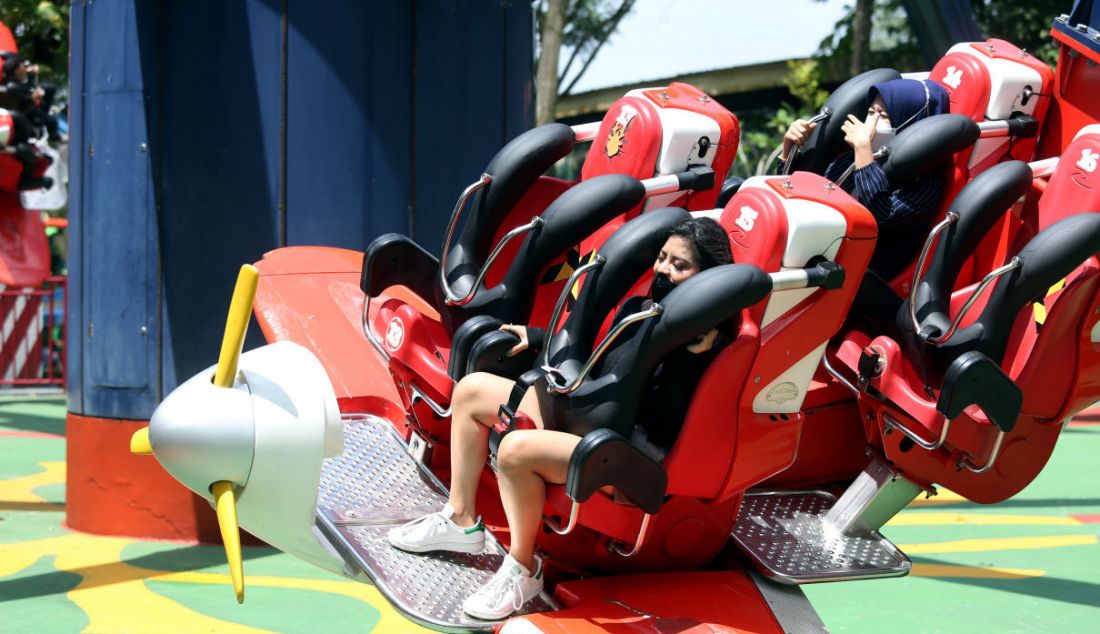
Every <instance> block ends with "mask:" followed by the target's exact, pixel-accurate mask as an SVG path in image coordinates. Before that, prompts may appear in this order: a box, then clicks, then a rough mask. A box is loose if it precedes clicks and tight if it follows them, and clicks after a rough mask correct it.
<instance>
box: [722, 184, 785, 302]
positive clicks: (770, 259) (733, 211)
mask: <svg viewBox="0 0 1100 634" xmlns="http://www.w3.org/2000/svg"><path fill="white" fill-rule="evenodd" d="M718 224H720V225H722V228H723V229H725V230H726V231H727V233H728V234H729V238H730V248H731V249H732V251H733V261H734V262H739V263H741V264H753V265H755V266H757V267H759V268H760V269H761V270H763V271H764V272H766V273H771V272H774V271H778V270H779V267H780V265H781V264H782V262H783V252H784V251H785V250H786V248H787V213H786V211H784V209H783V203H782V200H781V199H780V198H779V197H778V196H776V195H775V194H774V193H773V192H772V191H771V190H768V189H764V188H760V187H749V188H745V189H741V190H739V191H738V192H737V193H736V194H734V196H733V198H731V199H730V201H729V202H728V203H726V208H725V209H724V210H723V211H722V215H721V216H720V217H719V219H718ZM766 307H767V302H766V301H764V302H760V303H758V304H757V305H755V306H753V307H751V308H750V309H749V314H750V315H751V316H752V319H753V320H754V321H755V322H757V323H760V321H761V320H762V319H763V318H764V309H765V308H766Z"/></svg>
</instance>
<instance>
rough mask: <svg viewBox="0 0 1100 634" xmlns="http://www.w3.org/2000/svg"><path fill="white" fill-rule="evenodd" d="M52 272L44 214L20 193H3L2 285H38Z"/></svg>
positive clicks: (0, 197) (0, 204)
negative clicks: (28, 206)
mask: <svg viewBox="0 0 1100 634" xmlns="http://www.w3.org/2000/svg"><path fill="white" fill-rule="evenodd" d="M49 275H50V246H49V242H48V241H47V240H46V230H45V227H43V226H42V217H41V214H39V213H38V212H37V211H27V210H26V209H23V206H22V205H21V204H20V203H19V196H17V195H15V194H9V193H5V192H0V284H3V285H5V286H26V287H38V286H41V284H42V282H44V281H45V280H46V278H47V277H49Z"/></svg>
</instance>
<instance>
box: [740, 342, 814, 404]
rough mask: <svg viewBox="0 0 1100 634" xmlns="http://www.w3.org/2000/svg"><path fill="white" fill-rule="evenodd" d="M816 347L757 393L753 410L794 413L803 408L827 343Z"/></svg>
mask: <svg viewBox="0 0 1100 634" xmlns="http://www.w3.org/2000/svg"><path fill="white" fill-rule="evenodd" d="M826 343H827V342H824V341H823V342H822V343H821V345H820V346H818V347H817V348H814V350H813V352H811V353H810V354H808V355H806V356H805V357H803V358H802V359H800V360H799V361H798V362H797V363H795V364H794V365H792V366H791V367H790V368H788V369H787V371H786V372H784V373H783V374H781V375H779V376H778V377H776V379H775V380H774V381H772V382H771V383H769V384H768V385H767V386H765V387H764V389H762V390H760V392H759V393H758V394H757V395H756V398H755V399H753V402H752V411H754V412H756V413H757V414H793V413H795V412H797V411H798V410H800V409H802V402H803V401H804V400H805V399H806V390H807V389H809V387H810V380H811V379H813V376H814V371H816V370H817V366H818V364H819V363H821V355H822V354H824V353H825V344H826Z"/></svg>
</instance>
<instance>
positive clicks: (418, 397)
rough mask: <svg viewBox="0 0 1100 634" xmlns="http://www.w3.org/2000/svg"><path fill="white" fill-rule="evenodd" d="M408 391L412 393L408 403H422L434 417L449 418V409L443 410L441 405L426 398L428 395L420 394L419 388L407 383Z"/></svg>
mask: <svg viewBox="0 0 1100 634" xmlns="http://www.w3.org/2000/svg"><path fill="white" fill-rule="evenodd" d="M409 390H410V391H411V392H412V396H411V397H409V401H411V402H412V403H415V402H417V401H424V402H425V403H427V404H428V407H429V408H431V410H432V411H433V412H435V415H436V416H438V417H440V418H450V417H451V408H449V407H448V408H446V409H444V407H443V406H442V405H440V404H439V403H436V402H435V401H433V400H432V399H430V398H428V395H427V394H425V393H424V392H422V391H421V390H420V388H418V387H416V386H415V385H413V384H412V383H409Z"/></svg>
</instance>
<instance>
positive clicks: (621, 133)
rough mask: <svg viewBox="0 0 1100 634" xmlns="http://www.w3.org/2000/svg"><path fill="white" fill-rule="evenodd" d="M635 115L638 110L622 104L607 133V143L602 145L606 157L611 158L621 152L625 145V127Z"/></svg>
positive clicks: (628, 125) (627, 126)
mask: <svg viewBox="0 0 1100 634" xmlns="http://www.w3.org/2000/svg"><path fill="white" fill-rule="evenodd" d="M636 116H638V111H637V110H635V109H634V108H633V107H631V106H623V109H622V110H620V111H619V116H617V117H615V124H614V125H612V126H611V130H610V131H609V132H608V133H607V143H606V144H605V145H604V152H606V153H607V158H609V159H612V158H615V157H616V156H618V155H620V154H622V153H623V147H624V146H625V145H626V129H627V128H629V127H630V122H631V121H633V120H634V117H636Z"/></svg>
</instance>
